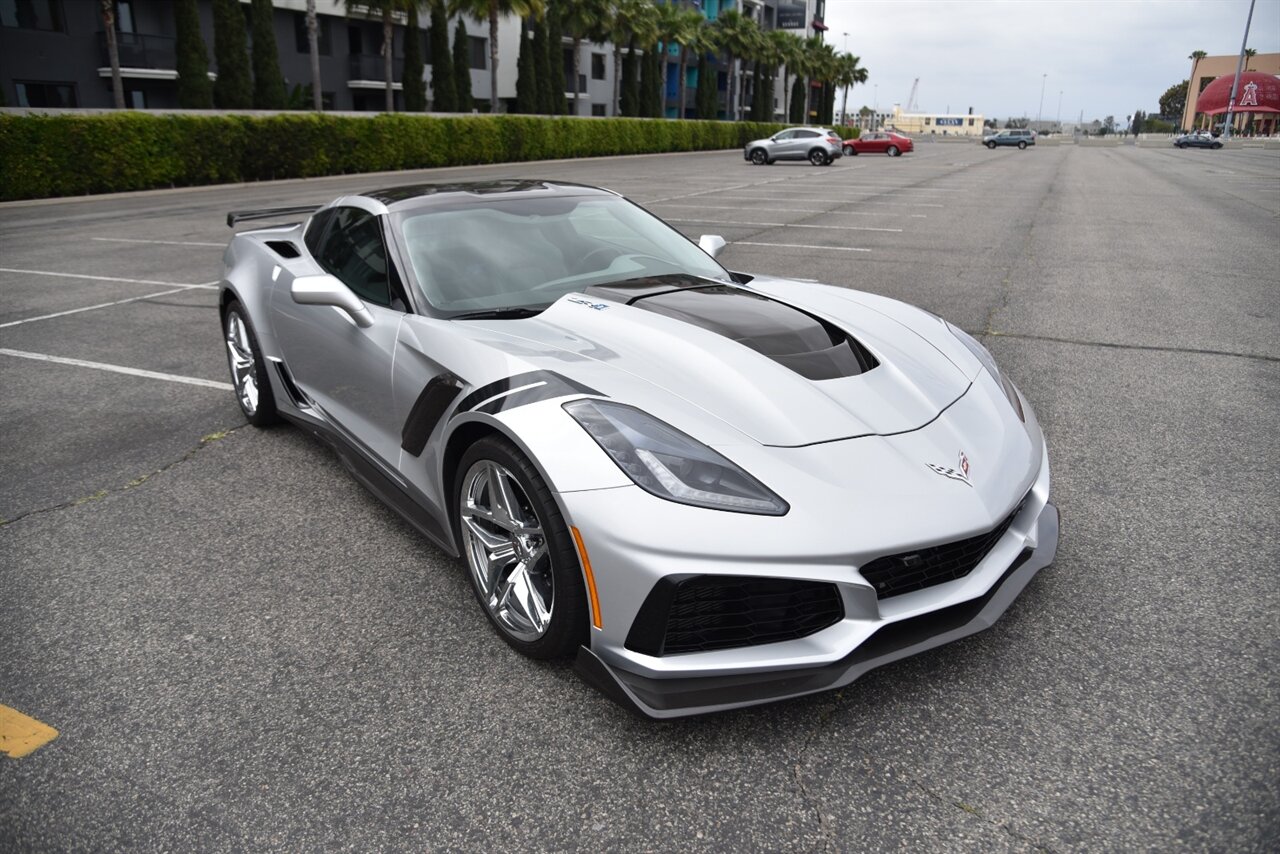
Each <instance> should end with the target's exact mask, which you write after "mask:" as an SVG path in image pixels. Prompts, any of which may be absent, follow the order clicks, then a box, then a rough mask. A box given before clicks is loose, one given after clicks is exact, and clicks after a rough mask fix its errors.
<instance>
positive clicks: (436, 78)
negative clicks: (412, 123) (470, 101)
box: [429, 0, 458, 113]
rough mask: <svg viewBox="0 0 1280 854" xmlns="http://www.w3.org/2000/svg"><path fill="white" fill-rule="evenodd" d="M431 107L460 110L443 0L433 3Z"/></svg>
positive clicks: (447, 110)
mask: <svg viewBox="0 0 1280 854" xmlns="http://www.w3.org/2000/svg"><path fill="white" fill-rule="evenodd" d="M429 39H430V43H431V109H433V110H435V111H436V112H437V113H456V112H457V111H458V83H457V81H455V80H454V79H453V58H452V56H450V54H449V20H448V19H447V18H446V17H445V12H444V2H443V0H435V2H433V3H432V4H431V34H430V36H429Z"/></svg>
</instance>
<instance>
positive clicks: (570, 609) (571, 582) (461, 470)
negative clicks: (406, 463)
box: [453, 436, 588, 659]
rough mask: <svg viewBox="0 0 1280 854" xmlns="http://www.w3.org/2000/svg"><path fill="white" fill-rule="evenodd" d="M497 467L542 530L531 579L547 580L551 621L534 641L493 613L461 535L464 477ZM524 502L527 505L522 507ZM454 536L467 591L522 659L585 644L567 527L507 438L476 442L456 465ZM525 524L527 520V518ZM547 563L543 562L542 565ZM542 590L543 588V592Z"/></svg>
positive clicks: (563, 653) (581, 598)
mask: <svg viewBox="0 0 1280 854" xmlns="http://www.w3.org/2000/svg"><path fill="white" fill-rule="evenodd" d="M486 464H496V465H497V466H499V467H501V468H502V469H505V470H506V472H507V473H509V474H510V475H511V477H512V478H513V479H514V480H515V482H516V484H517V485H518V486H519V488H520V489H521V490H522V491H523V493H524V496H523V498H522V499H520V500H521V508H520V513H521V514H525V513H532V514H533V515H534V517H535V519H536V521H537V522H538V526H539V528H540V529H541V531H542V535H543V536H542V541H543V543H544V544H545V547H546V554H545V556H544V557H543V558H541V559H539V560H538V561H537V562H536V563H535V564H534V566H535V567H536V568H537V569H536V571H534V572H531V573H530V577H531V578H534V579H536V581H540V582H544V583H545V582H546V581H549V582H550V590H551V597H552V598H551V606H550V608H549V612H550V620H549V622H548V625H547V627H546V629H545V630H544V631H543V632H542V634H541V636H540V637H538V638H536V639H535V640H523V639H521V638H519V637H517V636H515V635H513V634H512V633H511V630H510V629H509V628H508V627H507V626H505V625H504V624H503V623H502V622H500V621H499V619H498V617H497V616H496V615H495V614H494V613H493V612H492V611H491V609H490V605H489V603H488V601H487V597H486V595H485V593H484V591H483V590H482V589H481V588H480V582H479V581H478V580H477V578H476V573H475V572H474V571H473V567H472V564H471V558H470V556H469V553H468V548H469V547H468V545H467V542H466V540H465V539H464V537H463V530H462V526H463V519H462V515H463V514H462V508H463V500H464V498H463V490H464V488H465V487H466V483H467V480H468V474H469V473H470V472H471V471H472V469H473V467H476V466H483V465H486ZM524 502H527V504H525V503H524ZM453 506H454V508H455V512H454V514H453V516H454V519H453V524H454V534H455V536H456V537H457V541H458V544H459V547H460V549H461V551H462V561H463V563H464V564H465V565H466V572H467V579H468V580H469V581H470V582H471V591H472V593H474V594H475V597H476V601H478V602H479V603H480V609H481V610H482V611H484V614H485V616H486V617H487V618H488V619H489V623H490V625H492V626H493V628H494V630H495V631H497V633H498V634H499V635H500V636H501V637H502V639H503V640H505V641H506V642H507V643H508V644H509V645H510V646H511V648H512V649H514V650H516V651H517V652H519V653H520V654H521V655H525V656H528V657H529V658H536V659H553V658H565V657H567V656H570V655H573V654H574V653H575V652H576V651H577V649H578V647H579V646H580V645H582V644H583V643H584V642H585V641H586V635H587V625H588V623H587V620H588V614H587V595H586V585H585V584H584V583H583V580H582V568H581V566H580V565H579V563H578V553H577V550H576V549H575V548H574V545H573V540H572V538H571V537H570V535H569V529H568V527H567V526H566V525H565V522H564V517H563V516H562V515H561V514H560V508H559V507H558V506H557V505H556V502H555V499H554V498H552V497H551V490H550V489H548V488H547V485H546V482H545V481H543V479H542V476H541V475H540V474H539V473H538V470H537V469H536V468H534V466H533V464H532V463H530V462H529V460H528V459H527V458H526V457H525V456H524V454H523V453H521V451H520V449H519V448H517V447H516V446H515V445H513V444H512V443H511V442H510V441H509V440H507V439H506V438H504V437H499V436H488V437H486V438H484V439H481V440H480V441H478V442H476V443H475V444H474V445H472V446H471V447H470V448H468V449H467V450H466V452H465V453H463V455H462V459H461V460H459V461H458V473H457V477H456V478H455V479H454V483H453ZM525 520H526V524H527V521H528V519H527V517H526V519H525ZM544 562H545V563H544ZM541 589H544V590H545V587H543V588H541Z"/></svg>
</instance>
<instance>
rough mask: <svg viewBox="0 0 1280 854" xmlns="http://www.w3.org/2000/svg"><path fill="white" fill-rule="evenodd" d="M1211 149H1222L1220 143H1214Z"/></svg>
mask: <svg viewBox="0 0 1280 854" xmlns="http://www.w3.org/2000/svg"><path fill="white" fill-rule="evenodd" d="M1213 147H1214V148H1215V149H1218V148H1222V143H1220V142H1215V143H1214V144H1213Z"/></svg>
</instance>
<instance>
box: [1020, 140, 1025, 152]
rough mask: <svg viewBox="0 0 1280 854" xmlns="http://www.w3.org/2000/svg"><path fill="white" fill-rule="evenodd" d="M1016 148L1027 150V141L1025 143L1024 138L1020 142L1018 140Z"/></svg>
mask: <svg viewBox="0 0 1280 854" xmlns="http://www.w3.org/2000/svg"><path fill="white" fill-rule="evenodd" d="M1018 150H1019V151H1026V150H1027V143H1026V141H1025V140H1024V141H1022V142H1020V143H1018Z"/></svg>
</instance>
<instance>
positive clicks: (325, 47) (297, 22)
mask: <svg viewBox="0 0 1280 854" xmlns="http://www.w3.org/2000/svg"><path fill="white" fill-rule="evenodd" d="M293 36H294V42H295V45H296V47H297V48H298V53H300V54H303V55H304V56H307V55H309V54H310V53H311V45H310V44H309V43H308V39H307V13H306V12H295V13H294V14H293ZM316 50H317V51H318V52H319V53H320V55H321V56H329V55H330V54H331V53H332V49H331V48H330V46H329V19H328V18H323V17H321V16H320V15H316Z"/></svg>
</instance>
